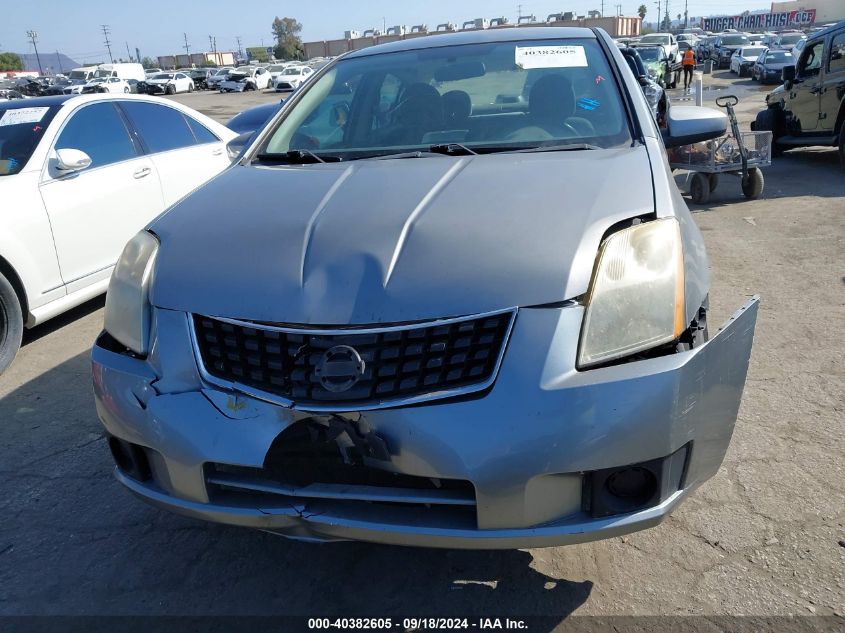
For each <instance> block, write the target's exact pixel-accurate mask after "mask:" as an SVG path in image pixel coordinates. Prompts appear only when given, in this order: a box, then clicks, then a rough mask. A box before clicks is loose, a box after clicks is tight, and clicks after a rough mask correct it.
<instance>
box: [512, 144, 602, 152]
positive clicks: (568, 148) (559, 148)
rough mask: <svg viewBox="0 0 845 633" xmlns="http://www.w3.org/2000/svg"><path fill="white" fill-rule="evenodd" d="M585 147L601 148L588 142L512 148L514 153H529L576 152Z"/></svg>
mask: <svg viewBox="0 0 845 633" xmlns="http://www.w3.org/2000/svg"><path fill="white" fill-rule="evenodd" d="M586 149H602V148H601V147H599V146H598V145H591V144H590V143H559V144H557V145H539V146H537V147H529V148H527V149H517V150H514V152H513V153H515V154H530V153H533V152H577V151H580V150H586Z"/></svg>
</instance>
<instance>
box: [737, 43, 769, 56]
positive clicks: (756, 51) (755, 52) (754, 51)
mask: <svg viewBox="0 0 845 633" xmlns="http://www.w3.org/2000/svg"><path fill="white" fill-rule="evenodd" d="M765 52H766V47H765V46H755V47H752V48H743V49H742V56H743V57H760V55H762V54H763V53H765Z"/></svg>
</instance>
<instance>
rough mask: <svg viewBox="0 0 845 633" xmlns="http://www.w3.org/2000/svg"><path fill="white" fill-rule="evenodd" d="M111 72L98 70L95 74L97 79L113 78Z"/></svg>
mask: <svg viewBox="0 0 845 633" xmlns="http://www.w3.org/2000/svg"><path fill="white" fill-rule="evenodd" d="M112 72H113V71H111V70H97V71H95V72H94V76H95V77H111V76H112Z"/></svg>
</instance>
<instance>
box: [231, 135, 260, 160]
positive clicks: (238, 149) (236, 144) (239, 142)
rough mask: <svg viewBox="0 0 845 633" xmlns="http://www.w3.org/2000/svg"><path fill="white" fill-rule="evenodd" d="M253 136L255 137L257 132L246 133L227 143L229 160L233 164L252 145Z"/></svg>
mask: <svg viewBox="0 0 845 633" xmlns="http://www.w3.org/2000/svg"><path fill="white" fill-rule="evenodd" d="M253 136H255V132H244V133H243V134H239V135H238V136H236V137H235V138H233V139H232V140H231V141H229V142H228V143H226V153H227V154H229V158H230V159H231V160H232V162H234V161H235V160H236V159H237V158H238V157H239V156H240V155H241V153H243V151H244V149H246V146H247V145H249V144H250V141H252V137H253Z"/></svg>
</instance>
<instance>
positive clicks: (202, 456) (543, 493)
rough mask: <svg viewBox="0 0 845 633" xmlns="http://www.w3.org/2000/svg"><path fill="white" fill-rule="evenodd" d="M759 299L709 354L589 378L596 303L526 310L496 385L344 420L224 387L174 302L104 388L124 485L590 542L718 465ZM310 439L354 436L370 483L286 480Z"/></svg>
mask: <svg viewBox="0 0 845 633" xmlns="http://www.w3.org/2000/svg"><path fill="white" fill-rule="evenodd" d="M757 306H758V300H757V298H756V297H755V298H752V299H750V300H749V301H748V302H747V303H746V304H745V305H744V306H743V307H742V308H741V309H740V310H738V311H737V312H736V313H735V314H734V315H733V316H732V317H731V318H730V319H729V321H728V322H727V323H726V324H725V325H724V326H723V327H722V328H721V329H720V330H719V332H718V333H716V334H715V335H714V336H713V338H712V339H711V340H709V341H708V342H706V343H704V344H703V345H701V346H700V347H697V348H695V349H693V350H690V351H686V352H680V353H676V354H670V355H667V356H661V357H657V358H650V359H645V360H639V361H636V362H630V363H626V364H620V365H615V366H610V367H603V368H598V369H593V370H590V371H584V372H579V371H577V370H576V369H575V358H576V354H577V346H578V335H579V332H580V325H581V321H582V317H583V307H582V306H580V305H567V306H565V307H561V308H543V309H521V310H520V311H519V313H518V316H517V319H516V322H515V324H514V326H513V330H512V332H511V336H510V341H509V342H508V347H507V351H506V354H505V358H504V361H503V362H502V364H501V367H500V370H499V374H498V376H497V378H496V382H495V383H494V384H493V385H492V386H491V387H490V388H489V389H488V390H486V391H485V392H481V393H480V394H475V395H473V396H471V397H464V398H452V399H448V400H440V401H434V402H432V403H427V404H422V405H420V404H417V405H414V406H405V407H395V408H390V409H378V410H371V411H360V412H355V413H342V414H337V415H336V414H327V413H323V412H313V411H307V410H301V409H297V408H291V407H286V406H282V405H279V404H275V403H271V402H267V401H263V400H260V399H258V398H254V397H251V396H248V395H245V394H241V393H235V392H229V391H226V390H224V389H222V388H220V387H214V386H212V385H210V384H207V383H206V382H204V381H203V379H202V378H201V376H200V374H199V371H198V368H197V364H196V359H195V356H194V351H193V348H192V346H191V340H190V319H189V316H188V315H186V314H185V313H181V312H175V311H170V310H162V309H156V310H155V315H154V320H155V324H154V329H155V332H156V338H157V343H156V346H155V347H154V350H153V353H152V354H151V356H150V358H149V359H148V360H140V359H136V358H132V357H129V356H127V355H124V354H121V353H119V352H118V351H116V350H114V349H110V348H109V345H108V344H107V342H106V341H104V338H103V337H101V339H100V340H99V341H98V344H97V345H96V346H95V347H94V350H93V365H94V391H95V397H96V403H97V411H98V414H99V416H100V419H101V420H102V422H103V424H104V426H105V428H106V430H107V432H108V434H109V436H110V446H111V447H112V451H113V454H114V455H115V459H116V462H117V464H118V466H117V468H116V470H115V473H116V476H117V478H118V480H119V481H120V482H121V483H123V484H124V485H125V486H126V487H127V488H129V489H130V490H131V491H132V492H133V493H135V494H136V495H137V496H139V497H141V498H142V499H143V500H145V501H147V502H149V503H151V504H153V505H156V506H158V507H161V508H164V509H167V510H171V511H174V512H177V513H179V514H183V515H186V516H191V517H195V518H199V519H204V520H209V521H215V522H220V523H226V524H230V525H241V526H246V527H253V528H259V529H264V530H269V531H272V532H276V533H279V534H283V535H285V536H288V537H292V538H299V539H306V540H346V539H354V540H363V541H372V542H379V543H390V544H399V545H416V546H429V547H459V548H523V547H545V546H553V545H564V544H573V543H581V542H585V541H592V540H597V539H603V538H609V537H613V536H618V535H621V534H625V533H629V532H633V531H636V530H641V529H644V528H648V527H652V526H654V525H657V524H658V523H660V522H661V521H662V520H663V519H664V518H665V517H666V516H667V515H668V514H669V513H670V512H671V511H672V509H673V508H674V507H675V506H676V505H678V503H680V502H681V500H682V499H683V498H684V497H685V496H686V495H687V494H688V493H689V492H690V491H692V490H693V489H695V488H696V487H697V486H699V485H700V484H701V483H703V482H704V481H706V480H707V479H708V478H710V477H712V476H713V475H714V474H715V473H716V472H717V470H718V468H719V466H720V464H721V462H722V460H723V458H724V455H725V451H726V450H727V447H728V444H729V442H730V438H731V434H732V432H733V427H734V423H735V421H736V415H737V411H738V408H739V403H740V399H741V395H742V389H743V385H744V381H745V375H746V372H747V368H748V360H749V356H750V352H751V345H752V339H753V334H754V328H755V323H756V315H757ZM337 425H340V426H337ZM303 429H311V430H312V431H314V430H316V431H314V432H316V433H317V434H318V435H319V434H321V433H322V434H323V437H322V440H321V441H322V442H323V444H321V446H323V448H325V447H326V446H335V447H336V445H337V446H340V445H342V444H344V442H343V441H341V440H343V439H345V440H347V441H346V442H345V445H346V449H344V450H348V451H351V452H352V453H354V454H356V455H357V458H358V461H359V462H360V463H359V464H358V465H357V466H356V468H357V470H355V476H354V477H350V478H346V479H344V480H343V481H326V479H325V477H324V478H323V479H322V480H320V481H313V480H308V478H309V476H303V475H302V473H301V472H299V471H297V473H296V474H295V475H294V476H292V477H286V476H285V469H286V468H288V467H289V466H290V464H292V463H295V462H296V460H297V459H299V458H301V457H302V455H300V454H299V453H298V452H297V451H298V448H297V450H294V451H288V452H285V451H286V450H287V449H289V448H290V447H299V448H302V447H307V446H308V440H305V441H304V443H303V440H302V437H299V439H296V440H294V439H293V435H295V434H296V432H298V431H300V430H303ZM332 429H334V430H332ZM299 435H300V436H302V434H301V433H300V434H299ZM355 436H357V439H356V437H355ZM315 437H316V436H315ZM350 437H352V439H353V440H355V441H353V442H350V441H348V440H349V438H350ZM327 438H328V440H330V441H327ZM297 442H299V443H298V444H297ZM333 442H336V445H335V444H334V443H333ZM353 444H354V446H353ZM315 446H316V445H315ZM315 450H316V449H315ZM307 459H310V457H307ZM307 459H306V462H307ZM326 463H329V462H326ZM338 472H341V471H338ZM344 472H345V471H344ZM312 474H313V473H312ZM632 474H633V477H632ZM303 477H304V479H303ZM344 477H345V476H344ZM362 477H363V478H362ZM329 479H331V477H329ZM391 482H393V483H391ZM637 486H640V488H641V490H640V493H642V491H643V490H645V491H647V492H646V493H645V494H640V493H638V492H637V490H638V489H637ZM649 486H650V487H649ZM608 491H611V492H608ZM637 494H640V496H639V497H638V496H637Z"/></svg>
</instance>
